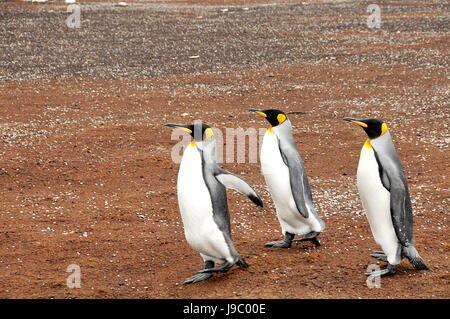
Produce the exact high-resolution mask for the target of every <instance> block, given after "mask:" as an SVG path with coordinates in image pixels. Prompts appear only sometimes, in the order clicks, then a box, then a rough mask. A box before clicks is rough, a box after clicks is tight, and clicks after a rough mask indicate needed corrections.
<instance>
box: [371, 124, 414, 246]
mask: <svg viewBox="0 0 450 319" xmlns="http://www.w3.org/2000/svg"><path fill="white" fill-rule="evenodd" d="M370 144H371V145H372V148H373V150H374V153H375V158H376V160H377V163H378V167H379V172H380V179H381V182H382V184H383V186H384V187H385V188H386V189H387V190H388V191H389V192H390V196H391V198H390V208H391V217H392V224H393V226H394V230H395V233H396V235H397V238H398V240H399V241H400V243H401V244H402V246H404V247H408V246H409V245H412V243H413V213H412V206H411V199H410V196H409V189H408V183H407V181H406V177H405V173H404V171H403V167H402V165H401V163H400V159H399V157H398V154H397V151H396V150H395V148H394V145H393V143H392V140H391V137H390V134H389V132H386V133H385V134H384V135H382V136H381V137H379V138H377V139H373V140H371V142H370Z"/></svg>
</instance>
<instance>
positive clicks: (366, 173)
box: [357, 142, 400, 265]
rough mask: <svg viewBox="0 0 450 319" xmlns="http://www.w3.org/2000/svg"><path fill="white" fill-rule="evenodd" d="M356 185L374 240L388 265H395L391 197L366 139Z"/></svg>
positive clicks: (397, 256) (396, 258)
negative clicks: (381, 250)
mask: <svg viewBox="0 0 450 319" xmlns="http://www.w3.org/2000/svg"><path fill="white" fill-rule="evenodd" d="M357 186H358V191H359V196H360V197H361V201H362V205H363V208H364V211H365V213H366V216H367V219H368V221H369V225H370V229H371V231H372V234H373V237H374V239H375V242H376V243H377V244H378V245H380V246H381V248H382V249H383V251H384V253H385V254H386V256H387V258H388V262H389V263H390V264H392V265H397V264H399V263H400V256H399V251H398V249H399V241H398V238H397V235H396V234H395V230H394V226H393V224H392V218H391V209H390V197H391V196H390V193H389V191H388V190H387V189H386V188H384V186H383V184H382V182H381V178H380V174H379V170H378V163H377V160H376V158H375V153H374V151H373V149H372V147H371V146H370V143H369V142H366V144H364V146H363V148H362V150H361V156H360V159H359V164H358V172H357Z"/></svg>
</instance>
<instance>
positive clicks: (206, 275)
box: [183, 272, 212, 285]
mask: <svg viewBox="0 0 450 319" xmlns="http://www.w3.org/2000/svg"><path fill="white" fill-rule="evenodd" d="M211 277H212V273H209V272H207V273H201V274H195V275H194V276H192V277H189V278H188V279H186V280H185V281H183V285H187V284H195V283H197V282H200V281H203V280H206V279H209V278H211Z"/></svg>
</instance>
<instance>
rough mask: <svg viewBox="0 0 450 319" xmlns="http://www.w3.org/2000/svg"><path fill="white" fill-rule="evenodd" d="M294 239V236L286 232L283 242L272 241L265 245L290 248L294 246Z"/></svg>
mask: <svg viewBox="0 0 450 319" xmlns="http://www.w3.org/2000/svg"><path fill="white" fill-rule="evenodd" d="M293 239H294V234H291V233H288V232H286V234H285V235H284V238H283V240H280V241H271V242H268V243H266V244H265V246H266V247H278V248H290V247H291V245H292V240H293Z"/></svg>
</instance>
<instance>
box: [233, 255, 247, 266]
mask: <svg viewBox="0 0 450 319" xmlns="http://www.w3.org/2000/svg"><path fill="white" fill-rule="evenodd" d="M236 265H238V266H239V267H242V268H248V264H247V262H246V261H245V259H244V258H242V257H239V259H238V261H237V262H236Z"/></svg>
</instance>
